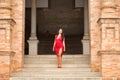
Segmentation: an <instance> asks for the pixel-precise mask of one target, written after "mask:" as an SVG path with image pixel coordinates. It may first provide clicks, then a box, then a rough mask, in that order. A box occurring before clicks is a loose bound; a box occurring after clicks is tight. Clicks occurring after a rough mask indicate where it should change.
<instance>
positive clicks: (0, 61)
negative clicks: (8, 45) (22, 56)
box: [0, 51, 14, 78]
mask: <svg viewBox="0 0 120 80" xmlns="http://www.w3.org/2000/svg"><path fill="white" fill-rule="evenodd" d="M13 56H14V52H9V51H0V78H9V76H10V73H11V72H12V71H13V69H12V68H13V60H12V58H13Z"/></svg>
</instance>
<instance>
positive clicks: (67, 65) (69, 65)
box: [24, 63, 90, 68]
mask: <svg viewBox="0 0 120 80" xmlns="http://www.w3.org/2000/svg"><path fill="white" fill-rule="evenodd" d="M24 67H48V68H49V67H54V68H56V67H57V63H54V64H24ZM62 67H64V68H65V67H66V68H69V67H75V68H79V67H85V68H86V67H90V64H62Z"/></svg>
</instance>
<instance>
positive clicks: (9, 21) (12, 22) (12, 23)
mask: <svg viewBox="0 0 120 80" xmlns="http://www.w3.org/2000/svg"><path fill="white" fill-rule="evenodd" d="M0 21H2V23H3V21H8V23H10V24H11V25H15V24H16V21H15V20H14V19H12V18H8V19H7V18H3V19H0ZM5 23H6V22H5Z"/></svg>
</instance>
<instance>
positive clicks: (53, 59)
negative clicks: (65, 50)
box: [24, 57, 90, 61]
mask: <svg viewBox="0 0 120 80" xmlns="http://www.w3.org/2000/svg"><path fill="white" fill-rule="evenodd" d="M24 59H25V60H40V61H41V60H45V61H48V60H51V61H55V60H57V57H54V58H39V57H37V58H34V57H33V58H24ZM62 60H63V61H77V60H78V61H86V60H87V61H88V60H90V58H64V57H63V58H62Z"/></svg>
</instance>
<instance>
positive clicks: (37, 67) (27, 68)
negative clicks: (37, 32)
mask: <svg viewBox="0 0 120 80" xmlns="http://www.w3.org/2000/svg"><path fill="white" fill-rule="evenodd" d="M24 61H25V62H24V68H23V70H22V71H21V72H15V73H12V74H11V77H10V80H102V77H101V75H100V73H99V72H91V70H90V63H89V62H90V57H89V55H63V63H62V66H63V68H57V60H56V56H55V55H38V56H25V59H24Z"/></svg>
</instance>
